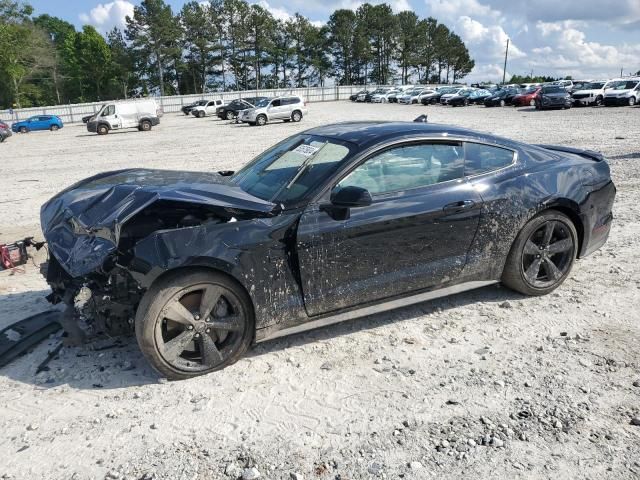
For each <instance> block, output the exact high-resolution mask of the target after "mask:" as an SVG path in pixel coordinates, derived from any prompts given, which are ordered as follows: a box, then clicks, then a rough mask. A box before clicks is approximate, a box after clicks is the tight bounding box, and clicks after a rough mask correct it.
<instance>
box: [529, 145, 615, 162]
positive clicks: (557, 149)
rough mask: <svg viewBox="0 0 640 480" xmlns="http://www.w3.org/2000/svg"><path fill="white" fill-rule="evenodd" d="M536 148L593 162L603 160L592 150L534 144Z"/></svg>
mask: <svg viewBox="0 0 640 480" xmlns="http://www.w3.org/2000/svg"><path fill="white" fill-rule="evenodd" d="M535 146H536V147H540V148H544V149H545V150H552V151H554V152H564V153H573V154H574V155H580V156H581V157H584V158H588V159H589V160H595V161H596V162H604V161H605V158H604V155H602V154H601V153H600V152H594V151H593V150H582V149H580V148H573V147H562V146H560V145H541V144H536V145H535Z"/></svg>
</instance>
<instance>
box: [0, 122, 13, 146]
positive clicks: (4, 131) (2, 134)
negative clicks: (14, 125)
mask: <svg viewBox="0 0 640 480" xmlns="http://www.w3.org/2000/svg"><path fill="white" fill-rule="evenodd" d="M12 134H13V133H12V132H11V127H9V125H7V124H6V123H4V122H2V121H0V143H2V142H4V141H5V140H6V139H7V138H9V137H10V136H11V135H12Z"/></svg>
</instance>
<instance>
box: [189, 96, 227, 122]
mask: <svg viewBox="0 0 640 480" xmlns="http://www.w3.org/2000/svg"><path fill="white" fill-rule="evenodd" d="M222 105H224V102H223V101H222V100H221V99H219V98H218V99H216V100H209V101H208V102H207V104H206V105H198V106H197V107H194V109H193V110H191V115H193V116H194V117H198V118H203V117H208V116H209V115H216V110H217V108H218V107H221V106H222Z"/></svg>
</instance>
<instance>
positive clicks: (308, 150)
mask: <svg viewBox="0 0 640 480" xmlns="http://www.w3.org/2000/svg"><path fill="white" fill-rule="evenodd" d="M318 150H319V148H317V147H314V146H312V145H305V144H304V143H303V144H302V145H298V146H297V147H296V148H294V149H293V151H294V152H296V153H299V154H300V155H304V156H305V157H310V156H312V155H313V154H315V153H316V152H317V151H318Z"/></svg>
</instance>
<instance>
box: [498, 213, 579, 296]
mask: <svg viewBox="0 0 640 480" xmlns="http://www.w3.org/2000/svg"><path fill="white" fill-rule="evenodd" d="M577 252H578V233H577V231H576V227H575V225H574V224H573V222H572V221H571V220H570V219H569V217H567V216H566V215H564V214H563V213H560V212H558V211H557V210H547V211H545V212H542V213H540V214H539V215H537V216H535V217H534V218H532V219H531V220H529V222H528V223H527V224H526V225H525V226H524V227H523V228H522V230H520V233H518V236H517V237H516V239H515V241H514V242H513V245H512V246H511V250H510V251H509V255H508V256H507V261H506V263H505V267H504V271H503V272H502V283H503V284H504V285H505V286H507V287H509V288H510V289H512V290H515V291H517V292H520V293H523V294H525V295H546V294H547V293H550V292H552V291H553V290H555V289H556V288H558V287H559V286H560V285H561V284H562V282H564V281H565V280H566V279H567V277H568V276H569V273H571V268H572V267H573V264H574V261H575V259H576V255H577Z"/></svg>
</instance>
